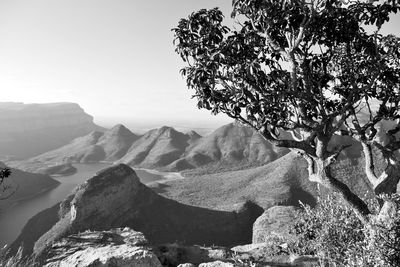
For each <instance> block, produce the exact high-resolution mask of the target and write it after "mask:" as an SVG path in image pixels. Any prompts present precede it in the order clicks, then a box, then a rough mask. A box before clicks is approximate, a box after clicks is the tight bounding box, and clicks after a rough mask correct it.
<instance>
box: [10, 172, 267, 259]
mask: <svg viewBox="0 0 400 267" xmlns="http://www.w3.org/2000/svg"><path fill="white" fill-rule="evenodd" d="M116 192H117V193H116ZM261 213H262V209H260V208H259V207H258V206H257V205H255V204H253V203H250V202H246V203H244V204H243V205H241V206H240V207H238V209H236V210H231V211H220V210H214V209H207V208H201V207H194V206H190V205H185V204H181V203H178V202H176V201H174V200H171V199H168V198H165V197H163V196H160V195H158V194H157V193H155V192H154V191H153V190H151V189H150V188H148V187H147V186H145V185H144V184H142V183H141V182H140V181H139V178H138V177H137V175H136V173H135V172H134V171H133V170H132V169H131V168H130V167H129V166H127V165H125V164H119V165H114V166H112V167H110V168H107V169H105V170H102V171H100V172H98V173H97V174H96V175H94V176H93V177H92V178H90V179H88V180H87V181H86V182H85V183H83V184H82V185H80V186H79V187H78V188H76V189H75V190H74V192H73V193H72V194H71V195H70V196H68V197H67V198H66V199H65V200H64V201H63V202H62V203H61V204H60V205H57V206H54V207H52V208H50V209H47V210H45V211H43V212H41V213H39V214H37V215H36V216H34V217H33V218H32V219H31V220H29V222H28V223H27V224H26V225H25V227H24V229H23V230H22V232H21V235H20V236H19V237H18V238H17V239H16V241H15V242H14V243H13V244H11V246H10V247H9V248H10V251H9V255H13V254H15V253H16V252H17V251H18V248H19V247H20V246H23V249H24V250H23V251H24V253H25V254H27V255H29V254H31V253H32V252H33V253H34V254H35V255H36V256H39V255H40V254H41V253H42V252H43V251H46V248H48V246H49V245H51V244H52V243H53V242H54V241H56V240H59V239H60V238H62V237H65V236H68V235H71V234H75V233H79V232H83V231H85V230H88V229H90V230H92V231H99V230H109V229H112V228H120V227H130V228H131V229H135V231H140V232H143V234H145V236H146V237H147V238H148V240H149V241H150V242H151V243H152V244H163V243H168V242H175V241H180V242H185V243H186V244H209V245H211V244H220V245H234V244H244V243H248V242H251V238H252V225H253V223H254V221H255V220H256V219H257V217H258V216H259V215H261ZM39 222H40V223H39Z"/></svg>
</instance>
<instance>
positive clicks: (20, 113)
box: [0, 102, 104, 159]
mask: <svg viewBox="0 0 400 267" xmlns="http://www.w3.org/2000/svg"><path fill="white" fill-rule="evenodd" d="M0 124H1V125H2V128H1V131H0V157H2V158H3V159H25V158H29V157H32V156H35V155H38V154H41V153H44V152H46V151H49V150H52V149H55V148H57V147H60V146H62V145H64V144H66V143H68V142H70V141H71V140H73V139H74V138H76V137H79V136H83V135H85V134H88V133H90V132H91V131H94V130H97V131H103V130H104V128H102V127H100V126H97V125H96V124H94V123H93V117H92V116H90V115H88V114H87V113H85V112H84V110H83V109H82V108H81V107H80V106H79V105H78V104H75V103H51V104H23V103H14V102H0Z"/></svg>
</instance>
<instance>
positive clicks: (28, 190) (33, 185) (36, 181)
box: [0, 162, 60, 209]
mask: <svg viewBox="0 0 400 267" xmlns="http://www.w3.org/2000/svg"><path fill="white" fill-rule="evenodd" d="M4 167H6V165H5V164H4V163H2V162H0V168H4ZM5 183H6V184H8V185H10V186H11V189H10V190H12V191H15V193H13V194H12V195H11V196H10V197H9V198H7V199H5V200H1V201H0V209H2V208H7V207H9V206H11V205H12V204H13V203H15V202H17V201H19V200H22V199H27V198H31V197H33V196H35V195H37V194H40V193H43V192H45V191H47V190H50V189H52V188H54V187H56V186H57V185H59V184H60V182H58V181H56V180H54V179H52V178H51V177H50V176H49V175H45V174H37V173H30V172H25V171H21V170H19V169H15V168H11V175H10V177H8V178H7V179H6V180H5ZM15 189H16V190H15Z"/></svg>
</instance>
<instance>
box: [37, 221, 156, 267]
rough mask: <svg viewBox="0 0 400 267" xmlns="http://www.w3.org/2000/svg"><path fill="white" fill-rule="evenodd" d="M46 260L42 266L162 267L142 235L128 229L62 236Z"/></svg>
mask: <svg viewBox="0 0 400 267" xmlns="http://www.w3.org/2000/svg"><path fill="white" fill-rule="evenodd" d="M45 258H46V259H45V261H44V266H45V267H56V266H77V267H86V266H87V267H88V266H110V267H111V266H140V267H161V263H160V261H159V260H158V258H157V256H156V255H155V254H154V253H153V252H152V251H151V250H150V248H149V247H148V242H147V240H146V238H145V237H144V235H143V234H142V233H140V232H136V231H133V230H131V229H129V228H117V229H112V230H110V231H102V232H97V231H93V232H92V231H86V232H83V233H79V234H75V235H71V236H68V237H65V238H63V239H61V240H59V241H57V242H55V243H54V244H53V245H52V247H51V249H50V251H49V252H48V254H47V255H46V256H45Z"/></svg>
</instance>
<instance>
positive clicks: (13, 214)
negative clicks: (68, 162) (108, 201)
mask: <svg viewBox="0 0 400 267" xmlns="http://www.w3.org/2000/svg"><path fill="white" fill-rule="evenodd" d="M109 166H110V164H106V163H93V164H74V167H75V168H76V169H77V172H76V173H75V174H73V175H70V176H61V177H55V178H54V179H56V180H58V181H59V182H60V183H61V184H59V185H58V186H57V187H55V188H54V189H51V190H49V191H47V192H45V193H43V194H40V195H38V196H35V197H33V198H30V199H27V200H23V201H20V202H18V203H16V204H15V205H13V206H12V207H10V208H8V209H6V210H3V211H2V214H1V215H0V248H1V247H3V246H4V245H5V244H10V243H11V242H12V241H14V239H15V238H16V237H17V236H18V234H19V233H20V231H21V230H22V228H23V227H24V225H25V224H26V222H27V221H28V220H29V219H30V218H31V217H32V216H34V215H35V214H37V213H38V212H40V211H41V210H44V209H46V208H50V207H51V206H53V205H54V204H56V203H57V202H59V201H62V200H63V199H64V198H65V197H66V196H67V195H68V194H69V193H70V192H71V191H72V190H73V189H74V188H75V187H76V186H77V185H79V184H81V183H83V182H84V181H86V180H87V179H88V178H90V177H92V176H93V175H94V174H95V173H96V172H97V171H99V170H101V169H104V168H106V167H109ZM135 171H136V173H137V175H138V176H139V178H140V180H141V181H142V183H144V184H147V183H151V182H154V181H158V180H162V179H165V178H169V179H170V178H178V177H179V174H176V173H161V172H156V171H151V170H145V169H136V170H135Z"/></svg>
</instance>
